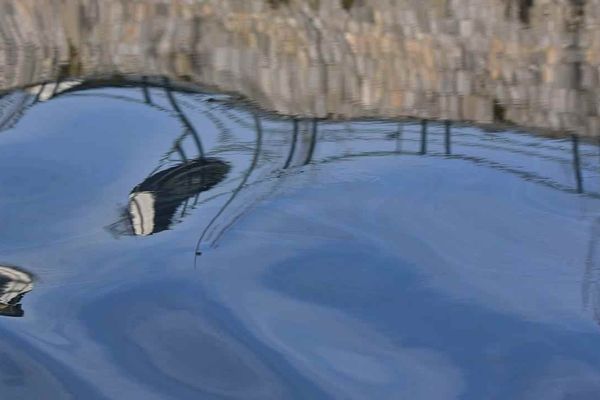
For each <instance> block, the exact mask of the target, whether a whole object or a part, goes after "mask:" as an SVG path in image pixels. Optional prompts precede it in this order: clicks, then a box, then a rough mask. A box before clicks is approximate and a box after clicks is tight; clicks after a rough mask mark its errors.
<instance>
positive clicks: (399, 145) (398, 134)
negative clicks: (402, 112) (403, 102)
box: [396, 122, 404, 154]
mask: <svg viewBox="0 0 600 400" xmlns="http://www.w3.org/2000/svg"><path fill="white" fill-rule="evenodd" d="M403 131H404V125H402V122H398V131H397V132H396V153H398V154H400V153H402V133H403Z"/></svg>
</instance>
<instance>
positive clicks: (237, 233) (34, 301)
mask: <svg viewBox="0 0 600 400" xmlns="http://www.w3.org/2000/svg"><path fill="white" fill-rule="evenodd" d="M33 92H34V90H32V89H29V90H27V89H23V90H20V91H17V92H14V93H11V94H9V95H6V96H4V97H2V98H0V102H3V101H4V102H7V104H8V102H9V101H13V102H14V99H16V98H19V99H21V100H22V101H25V104H27V106H26V107H25V108H22V110H21V112H20V113H19V114H15V115H12V116H11V119H10V123H8V124H5V125H4V128H3V131H1V132H0V188H2V190H0V221H1V227H2V229H0V265H1V266H2V267H3V268H4V269H0V277H4V281H0V283H2V282H4V286H3V288H4V289H3V290H4V291H5V292H6V290H8V289H7V288H8V287H16V288H17V289H15V290H16V292H15V294H14V295H6V296H7V297H6V299H8V300H10V301H5V303H2V302H1V301H0V338H1V339H2V340H1V344H0V393H2V396H1V398H7V399H9V398H11V399H34V398H57V399H61V398H86V399H92V398H127V399H137V398H139V399H165V398H168V399H170V398H173V399H188V398H189V399H198V398H207V399H211V398H229V399H231V398H234V399H282V398H297V399H309V398H310V399H318V398H336V399H338V398H339V399H567V398H569V399H571V398H573V399H597V398H600V351H598V349H600V326H599V323H600V322H599V321H600V283H599V282H600V281H599V280H600V264H599V263H600V260H599V259H598V257H599V255H598V251H600V249H599V244H600V200H599V199H600V170H599V167H600V165H599V164H600V151H599V149H598V146H596V145H595V144H593V143H591V142H589V141H586V140H583V139H577V138H573V137H569V136H566V137H564V138H559V139H548V138H543V137H541V136H534V135H531V134H527V133H524V132H516V131H510V130H508V131H506V130H505V131H486V130H483V129H482V128H478V127H469V126H463V125H456V124H449V125H445V124H444V123H442V122H435V121H427V122H421V121H413V120H398V121H374V120H373V121H351V122H344V121H341V122H336V121H327V120H305V119H297V120H294V119H293V118H289V117H278V116H274V115H270V114H267V113H263V112H260V111H258V110H255V109H254V108H253V107H252V106H249V105H248V104H245V103H236V102H235V101H230V99H229V98H228V97H227V96H221V95H215V94H211V93H201V92H190V91H183V90H181V89H178V88H177V87H176V86H175V87H174V88H173V89H172V90H165V89H164V88H163V87H161V85H157V86H156V87H153V88H152V89H150V90H149V92H148V93H146V95H147V94H149V95H150V99H151V100H150V101H148V99H147V97H145V93H144V91H143V90H142V89H140V88H139V87H137V86H136V85H135V84H133V86H131V87H111V86H110V85H109V84H107V86H105V87H100V88H95V89H88V90H77V88H76V87H75V88H74V89H73V90H69V91H65V92H64V93H59V94H57V95H56V96H54V97H51V98H50V99H48V100H45V101H41V100H39V99H38V100H37V101H36V100H35V97H34V95H32V94H31V93H33ZM19 96H20V97H19ZM23 99H24V100H23ZM5 109H8V107H7V108H5ZM11 271H17V272H11ZM19 271H20V273H21V274H19ZM11 274H12V275H11ZM17 277H20V278H17ZM26 277H29V278H26ZM18 279H21V280H23V282H24V283H23V282H22V283H21V284H20V286H18V285H17V286H10V282H13V281H16V280H18ZM27 279H30V281H27ZM28 285H29V286H28ZM1 294H2V292H1V291H0V295H1ZM16 294H19V296H16ZM19 310H20V311H19ZM11 314H12V316H11Z"/></svg>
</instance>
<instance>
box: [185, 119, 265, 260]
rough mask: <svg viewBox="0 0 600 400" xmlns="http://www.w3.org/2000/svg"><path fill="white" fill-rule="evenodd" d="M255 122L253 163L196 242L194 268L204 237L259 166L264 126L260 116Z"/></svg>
mask: <svg viewBox="0 0 600 400" xmlns="http://www.w3.org/2000/svg"><path fill="white" fill-rule="evenodd" d="M254 121H255V123H256V148H255V151H254V156H253V157H252V162H251V164H250V166H249V167H248V170H247V171H246V173H245V174H244V178H243V179H242V181H241V182H240V184H239V185H238V187H237V188H236V189H235V190H234V191H233V192H232V194H231V197H229V199H228V200H227V201H226V202H225V204H223V206H222V207H221V209H219V211H218V212H217V214H216V215H215V216H214V217H213V218H212V219H211V220H210V222H209V223H208V225H206V227H205V228H204V230H203V231H202V234H201V235H200V238H199V239H198V241H197V242H196V247H195V250H194V266H195V265H196V256H198V255H199V249H200V245H201V244H202V241H203V240H204V237H205V236H206V234H207V232H208V231H209V229H210V228H211V227H212V226H213V225H214V223H215V222H216V221H217V219H218V218H219V217H220V216H221V214H223V212H225V210H226V209H227V207H229V205H230V204H231V203H232V202H233V200H235V198H236V197H237V195H238V194H239V193H240V191H241V190H242V189H243V188H244V186H245V185H246V182H248V179H249V178H250V175H252V172H254V169H255V168H256V166H257V165H258V158H259V156H260V152H261V147H262V125H261V123H260V119H259V118H258V116H257V115H256V114H255V115H254Z"/></svg>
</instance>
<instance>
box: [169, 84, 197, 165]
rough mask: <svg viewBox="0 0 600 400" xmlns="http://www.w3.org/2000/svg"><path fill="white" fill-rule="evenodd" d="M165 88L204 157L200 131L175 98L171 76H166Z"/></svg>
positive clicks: (174, 108) (170, 101) (172, 105)
mask: <svg viewBox="0 0 600 400" xmlns="http://www.w3.org/2000/svg"><path fill="white" fill-rule="evenodd" d="M164 89H165V93H166V94H167V98H168V99H169V103H171V107H173V110H175V113H177V116H178V117H179V119H180V120H181V122H182V123H183V125H184V126H185V127H186V129H187V131H188V132H189V133H190V134H191V135H192V138H193V139H194V142H195V143H196V146H197V147H198V152H199V153H200V157H201V158H204V147H203V146H202V142H200V137H199V136H198V132H197V131H196V128H195V127H194V125H192V123H191V122H190V120H189V119H188V117H187V116H186V115H185V114H184V113H183V111H181V108H180V107H179V104H177V100H176V99H175V96H174V95H173V91H172V89H171V87H170V81H169V78H165V83H164Z"/></svg>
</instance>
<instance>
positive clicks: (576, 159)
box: [571, 135, 583, 193]
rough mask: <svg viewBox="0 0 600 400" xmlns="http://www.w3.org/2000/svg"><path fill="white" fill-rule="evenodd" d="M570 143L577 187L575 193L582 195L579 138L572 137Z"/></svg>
mask: <svg viewBox="0 0 600 400" xmlns="http://www.w3.org/2000/svg"><path fill="white" fill-rule="evenodd" d="M571 142H572V144H573V171H574V172H575V184H576V185H577V193H583V178H582V176H581V159H580V157H579V136H577V135H572V136H571Z"/></svg>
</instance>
